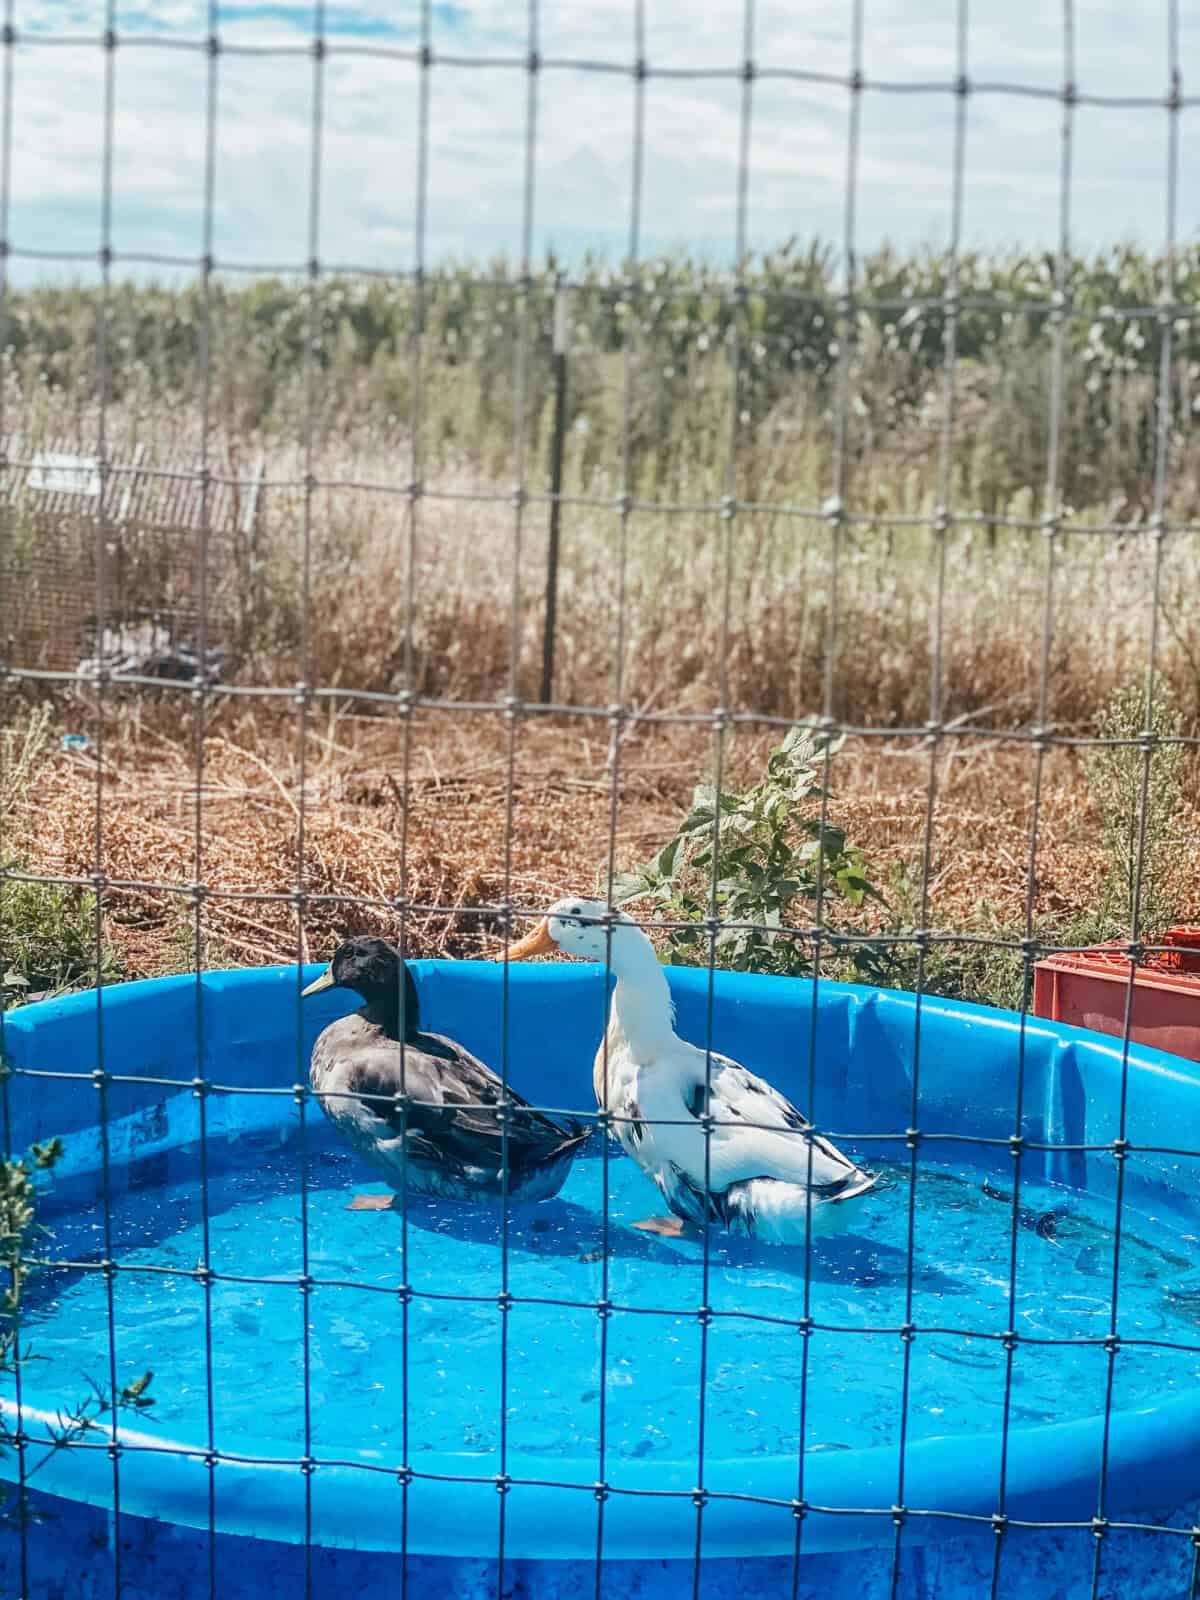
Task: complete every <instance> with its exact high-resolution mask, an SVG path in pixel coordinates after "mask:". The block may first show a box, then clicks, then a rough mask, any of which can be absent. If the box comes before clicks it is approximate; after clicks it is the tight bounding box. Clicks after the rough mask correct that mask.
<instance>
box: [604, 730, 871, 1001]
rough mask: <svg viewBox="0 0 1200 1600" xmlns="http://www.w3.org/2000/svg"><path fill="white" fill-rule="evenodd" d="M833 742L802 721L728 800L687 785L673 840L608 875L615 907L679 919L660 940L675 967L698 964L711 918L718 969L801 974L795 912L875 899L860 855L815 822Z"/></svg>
mask: <svg viewBox="0 0 1200 1600" xmlns="http://www.w3.org/2000/svg"><path fill="white" fill-rule="evenodd" d="M840 743H841V741H840V740H831V739H830V738H829V737H828V736H827V735H826V734H824V733H822V732H820V731H819V730H817V729H815V728H813V727H811V726H809V725H806V724H802V725H799V726H797V727H795V728H793V729H792V731H791V732H790V733H789V734H788V736H787V737H786V738H785V739H784V741H783V743H782V744H780V745H778V746H777V747H776V748H775V749H773V750H772V751H771V753H770V755H769V757H768V758H767V771H766V775H765V777H764V778H763V779H762V781H761V782H759V783H757V784H755V785H754V786H753V788H750V789H747V790H746V791H745V792H744V793H742V794H737V793H733V792H730V791H727V790H721V791H720V792H718V791H717V790H716V788H715V787H713V786H712V785H708V784H701V785H700V786H698V787H697V789H696V791H695V794H694V795H693V797H692V806H691V809H690V810H689V811H688V813H687V815H686V816H685V817H684V819H683V821H682V822H681V823H680V824H679V828H678V830H677V831H676V833H675V835H674V837H673V838H671V839H670V840H668V842H667V843H666V844H665V845H664V846H663V848H662V849H661V850H660V851H659V852H658V854H657V855H656V856H654V858H653V859H652V860H650V861H648V862H646V863H645V864H644V865H643V866H641V867H639V868H637V870H636V871H634V872H630V873H625V874H622V875H620V876H619V877H618V878H617V880H616V882H615V884H614V888H613V899H614V902H615V903H616V904H618V905H625V904H628V903H630V902H632V901H635V900H647V901H650V902H651V903H652V904H653V906H654V907H655V910H656V911H657V913H658V915H659V916H661V917H662V918H663V919H664V920H666V921H671V922H679V923H685V924H689V926H685V927H680V928H675V929H672V930H671V931H670V933H669V935H668V940H669V947H670V955H671V959H672V961H673V962H675V963H676V964H678V965H706V964H707V962H708V959H709V946H710V930H709V928H708V926H707V923H708V920H709V917H710V915H712V914H713V913H714V912H715V914H716V916H717V917H718V919H719V920H720V921H721V922H722V923H724V924H728V925H727V926H723V927H722V928H721V929H720V930H719V931H718V932H717V934H716V938H715V953H716V957H717V959H718V960H719V961H721V962H722V964H725V965H729V966H732V967H735V968H737V969H738V970H739V971H742V972H769V973H778V974H782V975H791V976H795V975H797V974H802V973H805V972H808V971H810V970H811V961H810V958H809V954H808V951H807V949H806V946H805V941H804V940H803V939H800V938H797V937H796V936H795V933H794V931H793V930H795V929H796V928H797V927H798V926H800V925H802V924H803V923H807V922H809V921H811V917H804V916H803V915H802V913H801V911H800V907H801V906H802V905H803V904H805V903H808V904H810V905H812V906H814V907H815V903H816V901H817V898H818V894H819V893H820V896H821V899H822V902H823V905H824V906H825V908H826V911H827V908H828V904H829V902H830V901H833V902H840V903H841V904H843V905H846V906H850V907H853V908H855V909H858V908H860V907H862V906H863V905H864V903H865V902H866V901H867V900H868V899H874V900H879V899H881V896H880V894H879V891H878V890H877V889H876V888H875V887H874V885H873V884H872V883H871V881H870V877H869V875H868V874H869V867H868V864H867V858H866V856H865V855H864V853H863V851H862V850H861V849H859V848H858V847H857V846H856V845H852V844H849V843H847V840H846V835H845V832H844V831H843V830H842V829H841V828H839V827H837V826H835V825H834V824H833V823H831V822H830V821H829V820H828V818H827V817H826V818H825V819H824V820H823V819H822V816H821V809H822V801H823V800H824V799H826V798H827V797H826V791H825V789H824V785H823V782H822V777H823V768H824V765H825V761H826V756H827V755H830V756H831V755H833V754H834V752H835V751H836V750H837V749H838V748H839V747H840ZM714 852H715V854H714ZM714 862H715V867H714Z"/></svg>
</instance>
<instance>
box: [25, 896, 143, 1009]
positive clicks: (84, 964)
mask: <svg viewBox="0 0 1200 1600" xmlns="http://www.w3.org/2000/svg"><path fill="white" fill-rule="evenodd" d="M0 951H3V963H4V966H3V971H2V973H0V988H2V989H3V990H4V996H5V1000H6V1003H7V1004H9V1005H12V1004H13V1003H14V1002H19V1001H20V999H21V998H22V997H23V996H24V995H26V994H30V993H37V992H39V991H42V990H47V989H48V990H51V991H58V990H61V989H70V988H74V987H79V986H85V985H88V984H91V983H95V982H96V981H97V950H96V896H95V895H94V894H93V893H92V892H91V891H90V890H79V889H74V888H71V887H69V886H66V885H63V884H57V883H29V882H25V881H23V880H20V879H12V878H9V879H7V880H5V881H2V882H0ZM98 965H99V979H100V981H102V982H105V983H113V982H115V981H116V980H117V979H118V978H119V977H120V976H121V971H120V966H119V964H118V961H117V958H116V955H115V953H114V951H113V950H112V948H111V946H110V945H109V944H108V943H107V941H105V940H102V941H101V945H100V951H99V962H98Z"/></svg>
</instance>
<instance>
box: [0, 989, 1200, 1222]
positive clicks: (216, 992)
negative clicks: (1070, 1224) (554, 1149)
mask: <svg viewBox="0 0 1200 1600" xmlns="http://www.w3.org/2000/svg"><path fill="white" fill-rule="evenodd" d="M412 965H413V970H414V973H415V976H416V980H417V986H418V991H419V995H420V1002H421V1012H422V1022H423V1025H424V1026H425V1027H427V1028H430V1029H432V1030H434V1031H447V1032H451V1033H453V1034H454V1036H455V1037H456V1038H458V1039H460V1040H461V1041H462V1043H464V1044H465V1045H467V1047H468V1048H469V1049H471V1050H473V1051H474V1052H475V1053H476V1054H477V1055H479V1056H480V1057H481V1058H482V1059H483V1060H485V1061H487V1062H488V1063H489V1064H491V1065H492V1066H494V1067H495V1068H496V1070H498V1071H499V1070H501V1066H502V1063H503V1062H504V1061H505V1060H507V1062H508V1064H509V1066H510V1069H511V1072H512V1077H513V1083H514V1087H516V1088H517V1089H519V1090H520V1092H521V1093H522V1094H524V1095H525V1096H526V1097H527V1098H528V1099H530V1100H533V1101H534V1102H536V1103H538V1104H542V1105H548V1106H561V1107H574V1108H577V1109H579V1110H581V1111H584V1112H586V1113H590V1112H593V1111H594V1109H595V1106H594V1101H593V1098H592V1089H591V1064H592V1059H593V1056H594V1054H595V1050H596V1047H597V1045H598V1043H599V1040H600V1038H601V1035H602V1032H603V1025H604V1017H605V1013H606V1009H607V1003H608V986H607V984H606V981H605V978H606V975H605V972H604V969H603V968H602V967H600V966H598V965H590V964H588V965H584V964H576V963H563V964H556V965H549V964H541V965H531V964H526V963H519V964H514V965H513V966H511V967H510V968H509V969H508V978H507V983H505V982H504V981H503V969H502V968H501V966H500V965H499V964H498V963H494V962H467V961H461V962H451V961H417V962H414V963H413V964H412ZM320 970H321V968H320V966H318V965H314V966H310V967H306V968H304V969H298V968H296V967H274V968H253V969H243V970H238V971H231V972H213V973H206V974H205V975H204V976H203V977H202V978H201V979H200V980H199V981H197V980H196V979H195V978H191V977H180V978H162V979H153V980H147V981H145V982H141V983H129V984H118V985H113V986H111V987H109V988H106V989H104V990H102V991H88V992H86V993H83V994H77V995H71V996H67V997H64V998H62V999H58V1000H48V1001H42V1002H40V1003H38V1004H36V1005H32V1006H27V1007H23V1008H21V1009H19V1010H17V1011H15V1012H13V1013H10V1014H9V1015H8V1016H7V1017H6V1018H5V1025H4V1034H3V1038H4V1046H5V1049H6V1052H7V1055H8V1057H9V1060H10V1061H11V1063H12V1065H13V1066H14V1067H20V1068H33V1069H37V1070H42V1071H50V1072H60V1073H70V1074H91V1073H94V1072H96V1071H97V1069H98V1068H99V1067H101V1066H102V1067H103V1069H104V1071H105V1072H108V1073H118V1074H121V1075H125V1076H129V1077H132V1078H135V1079H139V1080H144V1079H149V1078H155V1077H160V1078H170V1079H175V1080H180V1079H183V1080H190V1079H201V1078H202V1079H206V1080H208V1081H210V1082H211V1083H214V1084H217V1085H220V1086H223V1087H229V1088H253V1089H258V1090H264V1089H267V1090H273V1091H277V1092H278V1093H280V1094H282V1095H285V1096H286V1093H287V1091H288V1090H289V1088H291V1087H292V1086H294V1085H296V1084H299V1083H303V1082H304V1081H305V1078H306V1074H307V1064H308V1057H309V1054H310V1052H311V1049H312V1044H313V1041H314V1040H315V1038H316V1036H317V1034H318V1033H319V1032H320V1031H321V1029H322V1028H323V1027H325V1026H326V1024H327V1023H329V1022H330V1021H332V1020H333V1019H334V1018H335V1017H337V1016H341V1015H344V1014H346V1013H347V1012H348V1011H350V1010H352V1009H353V1007H354V1005H355V1004H356V1001H355V999H354V997H353V996H351V995H348V994H346V993H345V992H343V991H338V990H330V991H326V992H325V993H323V994H321V995H318V996H314V997H313V998H312V999H310V1000H307V1001H304V1002H303V1004H300V1003H299V1002H298V994H299V990H300V988H301V987H302V986H303V984H304V983H306V982H308V981H309V980H310V978H311V977H312V976H315V975H316V974H317V973H318V972H319V971H320ZM668 979H669V982H670V985H671V991H672V995H673V997H674V1000H675V1004H676V1008H677V1027H678V1029H679V1031H680V1033H681V1034H683V1036H684V1037H686V1038H689V1039H691V1040H693V1041H694V1042H696V1043H698V1044H704V1043H705V1040H706V1033H707V1018H708V975H707V973H705V972H703V971H700V970H697V969H693V968H669V969H668ZM505 991H507V995H506V994H505ZM814 993H819V998H818V1003H817V1005H816V1008H815V1016H814V1006H813V1000H814ZM506 1016H507V1040H508V1049H507V1053H506V1052H505V1049H504V1039H505V1032H506V1021H505V1019H506ZM711 1043H712V1046H713V1048H714V1049H717V1050H722V1051H725V1052H727V1053H730V1054H733V1055H735V1056H736V1057H737V1058H738V1059H739V1060H742V1061H744V1062H745V1063H746V1064H747V1065H751V1066H753V1067H754V1068H755V1069H756V1070H759V1071H761V1072H764V1073H765V1074H766V1075H768V1076H769V1077H771V1078H772V1080H773V1081H774V1082H776V1083H778V1084H779V1086H780V1087H781V1088H782V1089H783V1090H784V1092H785V1093H787V1094H789V1095H791V1096H792V1097H793V1098H795V1099H796V1101H797V1102H798V1103H799V1104H801V1105H802V1106H804V1107H805V1109H807V1110H809V1111H810V1114H811V1115H812V1116H813V1117H814V1119H815V1120H816V1121H817V1122H818V1123H819V1124H820V1125H821V1126H822V1127H824V1128H827V1129H830V1130H835V1131H837V1132H839V1133H842V1134H853V1133H856V1132H857V1133H863V1134H883V1133H889V1132H890V1133H900V1132H902V1130H904V1129H906V1128H908V1127H909V1126H910V1123H911V1120H912V1081H913V1074H914V1071H916V1072H917V1073H918V1089H919V1092H918V1099H917V1125H918V1126H919V1128H920V1130H921V1132H922V1133H923V1134H925V1135H931V1136H935V1137H934V1138H933V1139H932V1140H931V1142H930V1144H929V1145H928V1147H927V1148H928V1150H929V1151H931V1152H933V1153H937V1152H936V1149H935V1146H936V1144H937V1142H938V1141H937V1138H936V1136H938V1135H964V1134H965V1135H970V1136H974V1137H977V1138H978V1137H982V1138H990V1139H996V1140H1001V1141H1006V1140H1008V1139H1009V1137H1010V1136H1011V1135H1012V1134H1013V1133H1014V1131H1015V1110H1016V1100H1017V1091H1018V1082H1019V1081H1021V1082H1022V1098H1023V1116H1022V1120H1021V1132H1022V1134H1023V1135H1024V1137H1025V1138H1026V1139H1028V1140H1030V1141H1032V1142H1033V1143H1034V1144H1051V1145H1057V1146H1072V1145H1111V1143H1112V1141H1113V1140H1114V1139H1116V1138H1117V1137H1118V1135H1119V1133H1120V1131H1121V1095H1122V1079H1123V1076H1124V1074H1123V1052H1122V1048H1121V1044H1120V1041H1118V1040H1113V1039H1108V1038H1102V1037H1101V1036H1100V1035H1097V1034H1092V1033H1087V1032H1085V1031H1083V1030H1082V1029H1078V1028H1069V1027H1065V1026H1063V1025H1062V1024H1058V1023H1051V1022H1046V1021H1043V1020H1041V1019H1040V1018H1033V1017H1029V1018H1026V1019H1022V1018H1020V1017H1018V1016H1017V1015H1015V1014H1014V1013H1012V1012H1005V1011H999V1010H994V1009H991V1008H989V1007H984V1006H975V1005H970V1004H967V1003H965V1002H957V1001H953V1002H952V1001H946V1000H939V999H931V998H928V997H925V998H922V1000H921V1001H920V1002H919V1003H918V1001H917V999H916V997H915V996H913V995H910V994H904V993H899V992H896V991H888V990H877V989H870V988H866V987H862V986H859V985H853V984H835V983H821V984H820V985H819V986H816V987H814V985H813V984H812V983H810V982H808V981H807V980H801V979H781V978H768V977H757V976H751V975H747V974H742V973H725V972H722V973H719V974H718V975H717V977H716V980H715V984H714V994H713V1005H712V1040H711ZM814 1057H815V1074H814V1092H813V1095H812V1096H811V1097H810V1094H809V1082H810V1062H811V1061H812V1060H813V1059H814ZM1128 1059H1129V1072H1128V1075H1127V1107H1126V1135H1127V1137H1128V1138H1129V1139H1130V1140H1131V1141H1132V1142H1133V1143H1134V1144H1137V1145H1143V1146H1145V1145H1154V1146H1164V1147H1168V1148H1171V1147H1175V1146H1178V1145H1181V1144H1182V1145H1185V1146H1186V1144H1187V1143H1188V1141H1187V1140H1186V1139H1184V1138H1183V1137H1182V1134H1183V1132H1184V1130H1185V1129H1186V1128H1188V1127H1189V1126H1190V1127H1193V1128H1194V1127H1196V1126H1197V1125H1198V1123H1200V1114H1198V1113H1197V1103H1196V1098H1195V1097H1196V1094H1197V1091H1198V1089H1200V1065H1198V1064H1196V1063H1192V1062H1186V1061H1183V1060H1182V1059H1180V1058H1179V1057H1176V1056H1170V1055H1167V1054H1166V1053H1165V1052H1163V1051H1158V1050H1152V1049H1149V1048H1147V1047H1144V1046H1138V1045H1131V1046H1130V1048H1129V1052H1128ZM1085 1079H1086V1082H1085ZM100 1093H101V1091H100V1089H99V1088H97V1087H95V1086H93V1085H91V1084H84V1083H81V1082H80V1081H79V1079H78V1077H57V1078H56V1077H51V1078H37V1079H32V1078H27V1077H22V1076H20V1075H18V1076H17V1077H15V1078H14V1079H13V1080H12V1081H11V1083H10V1085H9V1088H8V1097H9V1108H10V1110H9V1115H10V1118H11V1139H12V1143H13V1146H14V1148H20V1147H23V1146H24V1145H27V1144H28V1143H30V1142H31V1141H33V1140H35V1139H43V1138H46V1137H49V1136H50V1135H53V1134H60V1135H64V1136H65V1135H69V1134H71V1135H75V1136H76V1138H75V1139H73V1140H72V1149H71V1151H70V1152H69V1154H70V1159H71V1165H72V1166H74V1165H76V1164H77V1163H88V1162H92V1161H96V1160H98V1154H99V1152H98V1137H97V1131H96V1124H97V1120H98V1113H99V1096H100ZM103 1093H104V1096H105V1100H106V1114H107V1117H108V1119H109V1121H110V1122H114V1123H117V1122H121V1121H122V1120H123V1119H126V1118H131V1119H134V1120H135V1121H136V1123H137V1128H136V1133H137V1135H138V1139H139V1141H140V1143H141V1144H146V1143H154V1142H156V1141H158V1142H161V1141H162V1140H164V1139H165V1140H167V1142H175V1141H176V1140H177V1138H178V1137H179V1133H180V1132H181V1131H182V1132H186V1126H184V1127H182V1128H181V1127H180V1125H181V1124H183V1125H186V1124H188V1123H189V1122H190V1124H191V1133H190V1134H188V1135H187V1136H188V1137H195V1133H196V1130H197V1128H198V1123H199V1117H198V1112H197V1110H196V1105H195V1100H194V1098H193V1097H191V1096H189V1095H188V1094H187V1092H186V1091H184V1092H183V1093H182V1095H181V1094H180V1091H178V1090H174V1091H173V1090H171V1089H170V1088H164V1087H163V1086H160V1085H158V1084H154V1083H148V1082H141V1081H139V1082H132V1083H109V1084H107V1085H106V1086H105V1088H104V1089H103ZM253 1098H254V1099H256V1100H259V1101H260V1103H259V1105H258V1106H257V1107H255V1108H254V1110H253V1111H251V1110H250V1109H248V1108H247V1107H246V1105H245V1103H244V1102H243V1104H242V1107H241V1109H239V1107H238V1106H237V1105H236V1104H235V1101H236V1097H235V1096H229V1095H220V1094H218V1095H214V1096H212V1098H211V1099H210V1102H209V1127H210V1131H212V1132H213V1133H219V1132H220V1130H221V1127H222V1125H223V1118H224V1117H226V1116H233V1117H235V1118H240V1119H242V1120H245V1119H247V1118H249V1117H250V1116H252V1115H254V1116H258V1115H261V1116H262V1117H264V1118H269V1119H271V1120H274V1119H275V1118H276V1117H277V1116H278V1112H279V1107H278V1106H263V1105H262V1104H261V1097H259V1096H255V1097H253ZM810 1098H811V1104H810ZM172 1101H176V1102H177V1103H175V1104H171V1102H172ZM1181 1118H1182V1120H1181ZM168 1122H169V1123H170V1124H171V1129H172V1130H173V1131H172V1132H168V1131H167V1127H166V1124H167V1123H168ZM122 1131H123V1130H122ZM131 1131H132V1129H131ZM120 1136H121V1135H120V1133H119V1134H118V1138H120ZM956 1145H957V1141H953V1142H950V1143H948V1144H947V1145H946V1146H945V1150H944V1151H943V1152H942V1153H944V1154H947V1155H949V1156H952V1154H953V1151H954V1149H955V1148H956ZM137 1147H138V1146H137V1145H135V1146H134V1148H135V1149H136V1148H137ZM957 1147H958V1148H961V1145H957ZM865 1148H866V1147H864V1149H865ZM873 1148H874V1149H875V1150H876V1151H877V1152H878V1153H881V1154H888V1155H894V1154H896V1153H897V1152H898V1151H903V1149H904V1145H903V1142H902V1141H901V1140H897V1142H896V1145H895V1147H890V1148H886V1149H881V1148H880V1147H879V1146H878V1145H876V1146H874V1147H873ZM118 1153H119V1152H118ZM973 1160H974V1161H976V1162H977V1163H978V1162H980V1161H981V1160H986V1161H988V1162H989V1163H990V1164H992V1165H994V1166H995V1168H996V1169H997V1170H998V1171H1001V1172H1008V1171H1010V1170H1011V1166H1012V1158H1011V1155H1010V1153H1009V1151H1008V1150H1007V1148H1004V1149H999V1150H993V1151H992V1152H988V1151H987V1150H985V1149H983V1148H981V1147H980V1146H974V1147H973ZM1022 1170H1023V1172H1024V1173H1025V1174H1026V1175H1027V1176H1030V1177H1037V1178H1046V1179H1051V1180H1057V1181H1060V1182H1064V1183H1067V1184H1070V1185H1072V1186H1074V1187H1080V1188H1086V1189H1087V1190H1088V1191H1089V1192H1090V1193H1092V1194H1093V1195H1098V1196H1100V1197H1102V1198H1103V1197H1108V1196H1112V1195H1114V1194H1115V1188H1116V1171H1117V1164H1116V1162H1115V1161H1114V1159H1113V1156H1112V1154H1111V1151H1110V1150H1099V1151H1089V1152H1083V1151H1079V1150H1074V1149H1062V1148H1060V1149H1057V1150H1052V1151H1049V1152H1042V1151H1038V1150H1030V1151H1027V1152H1026V1153H1025V1155H1024V1156H1023V1158H1022ZM1181 1187H1183V1188H1186V1189H1188V1190H1189V1191H1190V1190H1191V1189H1192V1187H1193V1183H1192V1175H1191V1169H1190V1164H1187V1163H1186V1160H1185V1158H1183V1157H1170V1156H1153V1155H1149V1154H1142V1153H1139V1154H1138V1156H1137V1158H1136V1159H1135V1160H1132V1161H1130V1162H1129V1163H1128V1164H1127V1167H1126V1172H1125V1197H1126V1199H1127V1200H1129V1201H1130V1202H1131V1203H1134V1204H1145V1203H1153V1202H1154V1201H1155V1200H1156V1199H1163V1198H1169V1197H1174V1198H1175V1199H1176V1200H1177V1199H1178V1195H1179V1192H1180V1189H1181Z"/></svg>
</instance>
